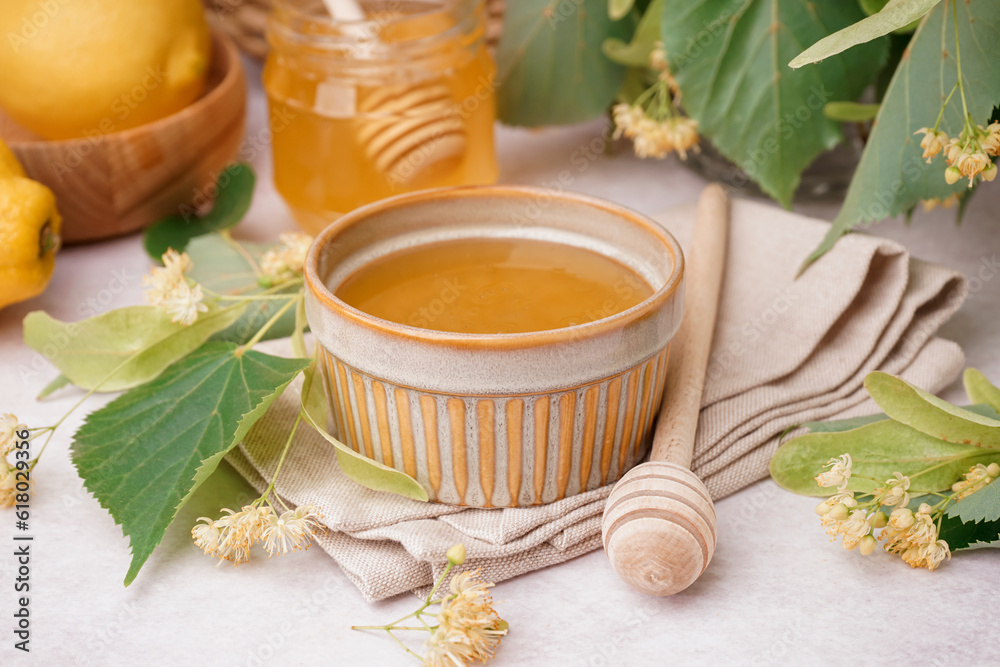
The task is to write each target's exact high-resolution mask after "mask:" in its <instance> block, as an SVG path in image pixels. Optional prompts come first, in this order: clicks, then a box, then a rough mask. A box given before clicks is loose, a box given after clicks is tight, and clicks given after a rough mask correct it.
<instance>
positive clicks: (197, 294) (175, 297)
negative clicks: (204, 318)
mask: <svg viewBox="0 0 1000 667" xmlns="http://www.w3.org/2000/svg"><path fill="white" fill-rule="evenodd" d="M204 299H205V295H204V294H202V292H201V285H195V286H194V287H191V286H190V285H188V284H187V283H186V282H181V283H179V284H178V285H177V286H176V287H174V289H173V290H172V291H171V292H170V294H168V295H167V297H166V298H165V299H164V300H163V301H162V302H161V303H160V305H161V306H162V307H163V309H164V310H166V311H167V314H168V315H170V321H171V322H174V323H179V324H182V325H184V326H186V327H187V326H191V325H192V324H194V323H195V321H196V320H197V319H198V313H205V312H208V306H206V305H205V304H204V303H203V301H204Z"/></svg>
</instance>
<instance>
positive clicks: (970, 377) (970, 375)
mask: <svg viewBox="0 0 1000 667" xmlns="http://www.w3.org/2000/svg"><path fill="white" fill-rule="evenodd" d="M962 383H963V384H964V385H965V393H966V394H968V395H969V400H970V401H972V402H974V403H985V404H987V405H989V406H990V407H992V408H993V409H994V410H996V411H997V412H1000V388H997V387H995V386H994V385H993V383H991V382H990V381H989V380H988V379H987V378H986V376H985V375H983V374H982V372H980V371H977V370H976V369H975V368H966V369H965V373H964V374H963V375H962Z"/></svg>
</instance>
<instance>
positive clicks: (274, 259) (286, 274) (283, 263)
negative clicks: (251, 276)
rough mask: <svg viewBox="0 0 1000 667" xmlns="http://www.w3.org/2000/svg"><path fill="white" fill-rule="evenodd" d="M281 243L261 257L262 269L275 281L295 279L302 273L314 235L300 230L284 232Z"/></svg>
mask: <svg viewBox="0 0 1000 667" xmlns="http://www.w3.org/2000/svg"><path fill="white" fill-rule="evenodd" d="M279 238H280V239H281V243H280V244H278V245H276V246H274V247H273V248H271V249H269V250H268V251H267V252H265V253H264V256H263V257H261V258H260V270H261V272H262V273H263V274H264V275H265V276H266V277H267V278H268V279H269V280H272V281H274V282H285V281H288V280H294V279H295V278H297V277H299V276H301V275H302V271H303V270H304V268H305V265H306V255H307V254H308V253H309V247H310V246H311V245H312V242H313V237H311V236H309V235H308V234H302V233H299V232H296V233H293V234H282V235H281V236H280V237H279Z"/></svg>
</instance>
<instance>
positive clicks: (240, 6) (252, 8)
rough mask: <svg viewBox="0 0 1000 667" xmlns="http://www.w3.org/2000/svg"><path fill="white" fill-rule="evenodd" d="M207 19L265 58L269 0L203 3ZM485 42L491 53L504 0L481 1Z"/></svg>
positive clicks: (499, 28)
mask: <svg viewBox="0 0 1000 667" xmlns="http://www.w3.org/2000/svg"><path fill="white" fill-rule="evenodd" d="M203 2H204V3H205V8H206V9H207V10H208V12H207V13H208V18H209V21H211V22H212V23H213V24H214V25H215V26H217V27H218V28H219V29H221V30H222V31H223V32H225V33H226V34H227V35H229V36H230V37H231V38H232V39H233V41H234V42H236V44H237V45H238V46H239V47H240V49H242V50H243V51H244V52H245V53H248V54H249V55H251V56H253V57H254V58H257V59H259V60H263V59H264V58H265V57H266V56H267V50H268V46H267V38H266V37H265V35H264V33H265V30H266V29H267V15H268V13H270V11H271V0H203ZM485 2H486V11H487V17H486V42H487V44H488V45H489V47H490V50H491V51H493V50H495V49H496V45H497V42H499V41H500V33H501V32H502V31H503V15H504V5H505V2H506V0H485Z"/></svg>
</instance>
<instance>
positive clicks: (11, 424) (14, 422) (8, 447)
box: [0, 412, 28, 456]
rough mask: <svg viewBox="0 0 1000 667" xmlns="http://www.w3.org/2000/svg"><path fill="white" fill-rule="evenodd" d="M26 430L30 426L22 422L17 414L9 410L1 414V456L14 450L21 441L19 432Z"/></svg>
mask: <svg viewBox="0 0 1000 667" xmlns="http://www.w3.org/2000/svg"><path fill="white" fill-rule="evenodd" d="M26 430H28V427H27V426H25V425H24V424H22V423H21V422H20V421H19V420H18V418H17V417H16V416H14V415H12V414H10V413H9V412H8V413H7V414H3V415H0V456H6V455H7V454H10V453H11V452H12V451H14V448H15V447H17V443H18V442H19V440H18V438H17V437H16V436H17V434H18V433H20V432H21V431H26Z"/></svg>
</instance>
